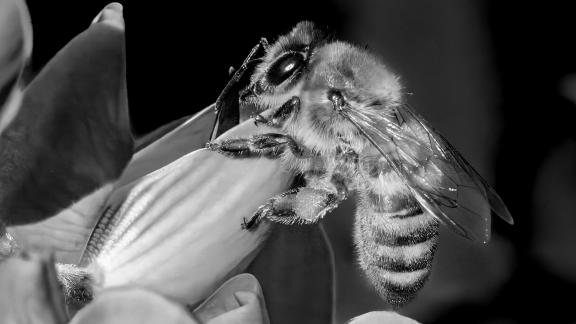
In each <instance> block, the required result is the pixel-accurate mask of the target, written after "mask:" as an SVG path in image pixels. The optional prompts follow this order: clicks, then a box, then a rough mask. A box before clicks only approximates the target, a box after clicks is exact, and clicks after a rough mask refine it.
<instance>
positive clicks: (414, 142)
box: [207, 22, 512, 307]
mask: <svg viewBox="0 0 576 324" xmlns="http://www.w3.org/2000/svg"><path fill="white" fill-rule="evenodd" d="M265 49H266V51H265V52H266V53H265V55H264V57H263V58H261V59H260V60H259V62H260V63H259V65H258V66H257V67H256V70H255V73H254V74H253V75H252V77H251V83H250V85H249V86H248V87H247V88H246V89H244V90H243V92H242V94H241V95H240V101H241V104H242V103H248V104H251V105H254V106H256V107H258V108H259V109H261V110H267V109H269V110H268V111H272V112H271V113H270V115H267V116H266V117H264V116H262V115H257V116H256V117H255V122H256V123H265V124H266V125H268V126H270V127H273V128H277V129H278V131H277V132H274V133H269V134H259V135H255V136H253V137H251V138H240V139H232V140H226V141H223V142H219V143H215V142H213V143H208V146H207V147H208V148H209V149H212V150H215V151H218V152H220V153H222V154H226V155H229V156H232V157H235V158H260V157H266V158H280V159H282V160H283V161H284V163H285V166H286V168H287V169H290V170H293V171H295V172H297V173H299V174H302V175H303V176H304V178H305V180H306V184H305V185H304V186H302V187H299V188H294V189H292V190H290V191H288V192H285V193H282V194H280V195H277V196H274V197H272V198H271V199H270V200H269V201H268V202H267V203H266V204H265V205H263V206H261V207H260V208H259V209H258V210H257V211H256V213H255V214H254V216H253V217H252V218H250V219H249V220H245V222H244V224H242V226H243V227H244V228H246V229H250V228H252V227H254V226H256V225H257V224H258V223H259V222H260V221H261V220H264V219H267V220H272V221H275V222H280V223H283V224H289V225H292V224H307V223H313V222H316V221H318V220H319V219H321V218H322V217H324V215H325V214H326V213H328V212H329V211H331V210H333V209H334V208H336V207H337V206H338V204H339V203H340V202H341V201H343V200H344V199H346V198H347V196H348V194H349V193H350V192H355V194H356V200H357V210H356V215H355V230H354V241H355V244H356V248H357V252H358V259H359V263H360V267H361V268H362V269H363V270H364V272H365V274H366V275H367V277H368V278H369V279H370V281H371V282H372V284H373V286H374V287H375V288H376V289H377V290H378V292H379V293H380V295H381V296H382V297H383V298H384V299H385V300H386V301H387V302H388V303H389V304H391V305H392V306H394V307H399V306H402V305H403V304H405V303H407V302H408V301H410V300H411V299H412V298H414V296H415V294H416V292H417V291H418V290H419V289H420V288H421V287H422V286H423V284H424V282H425V281H426V279H427V278H428V276H429V274H430V269H431V265H432V260H433V257H434V252H435V250H436V245H437V241H438V228H439V224H440V221H441V222H442V223H444V224H446V225H447V226H449V227H450V228H451V229H452V230H454V231H455V232H456V233H458V234H460V235H462V236H464V237H467V238H470V239H477V240H481V241H484V242H486V241H487V240H488V239H489V237H490V209H491V208H492V209H493V210H494V211H495V212H496V213H497V214H498V215H499V216H501V217H502V218H503V219H504V220H506V221H508V222H509V223H512V218H511V216H510V214H509V212H508V210H507V208H506V206H505V205H504V203H503V202H502V201H501V199H500V198H499V197H498V195H497V194H496V193H495V192H494V190H493V189H492V188H490V186H489V185H488V184H487V183H486V181H485V180H484V179H482V178H481V176H480V175H479V174H478V173H477V172H476V171H475V170H474V169H473V168H472V167H471V166H470V165H469V164H468V163H467V162H466V160H465V159H464V158H463V157H462V156H461V155H460V154H459V153H458V152H457V151H456V150H455V149H454V147H452V145H450V143H448V142H447V141H446V139H445V138H444V137H443V136H442V135H440V134H439V133H437V132H436V131H435V130H434V129H433V128H432V127H431V126H430V125H429V124H428V123H427V122H426V121H425V120H424V119H423V118H422V117H421V116H419V115H418V114H417V113H415V112H414V111H412V110H411V109H410V108H409V107H408V106H407V105H406V104H405V103H404V101H403V98H402V86H401V85H400V82H399V78H398V77H397V76H396V75H395V74H394V73H392V72H391V71H390V70H389V69H388V68H387V67H386V66H385V65H384V64H382V63H381V62H380V61H379V60H378V59H376V58H375V57H374V56H373V55H371V54H370V53H368V52H367V51H365V50H363V49H360V48H358V47H355V46H353V45H351V44H348V43H345V42H340V41H328V40H326V39H324V38H323V37H322V36H321V34H320V33H319V32H318V31H317V30H316V29H315V28H314V26H313V25H312V24H311V23H309V22H303V23H300V24H298V25H296V27H295V28H294V29H293V30H292V31H291V32H290V33H288V34H287V35H284V36H281V37H280V38H279V39H278V40H277V41H276V42H275V43H274V44H273V45H271V46H268V45H267V43H266V45H265Z"/></svg>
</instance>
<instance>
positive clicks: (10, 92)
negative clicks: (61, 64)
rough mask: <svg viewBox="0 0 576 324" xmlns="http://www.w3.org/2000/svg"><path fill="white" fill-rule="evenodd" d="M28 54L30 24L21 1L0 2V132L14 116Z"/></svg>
mask: <svg viewBox="0 0 576 324" xmlns="http://www.w3.org/2000/svg"><path fill="white" fill-rule="evenodd" d="M31 54H32V25H31V24H30V15H29V14H28V9H27V8H26V3H25V2H24V1H23V0H2V1H0V134H1V133H2V131H3V130H4V129H5V128H6V126H7V125H8V124H9V123H10V121H11V120H12V119H13V118H14V116H16V113H17V111H18V108H19V107H20V101H21V99H22V84H21V83H20V82H19V79H20V76H21V75H22V72H23V70H24V67H25V66H26V64H27V63H28V60H29V59H30V55H31Z"/></svg>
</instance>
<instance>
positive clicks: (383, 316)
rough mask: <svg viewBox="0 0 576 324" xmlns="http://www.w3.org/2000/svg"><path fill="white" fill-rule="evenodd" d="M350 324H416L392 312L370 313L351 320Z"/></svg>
mask: <svg viewBox="0 0 576 324" xmlns="http://www.w3.org/2000/svg"><path fill="white" fill-rule="evenodd" d="M349 323H350V324H418V322H416V321H415V320H413V319H411V318H408V317H406V316H402V315H400V314H398V313H394V312H386V311H381V312H370V313H366V314H363V315H360V316H358V317H355V318H353V319H352V320H350V322H349Z"/></svg>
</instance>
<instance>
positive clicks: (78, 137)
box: [0, 23, 133, 225]
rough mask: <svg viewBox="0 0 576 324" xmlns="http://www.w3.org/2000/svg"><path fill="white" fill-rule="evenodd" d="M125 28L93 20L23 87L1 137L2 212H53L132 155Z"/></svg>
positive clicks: (16, 220) (25, 219)
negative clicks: (17, 110) (14, 113)
mask: <svg viewBox="0 0 576 324" xmlns="http://www.w3.org/2000/svg"><path fill="white" fill-rule="evenodd" d="M132 142H133V140H132V135H131V131H130V125H129V119H128V107H127V100H126V84H125V57H124V31H123V30H122V29H119V28H117V27H115V26H110V25H108V24H103V23H97V24H93V25H92V26H91V27H90V28H89V29H88V30H86V31H85V32H83V33H82V34H80V35H79V36H77V37H76V38H75V39H74V40H72V41H71V42H70V43H69V44H68V45H67V46H66V47H64V48H63V49H62V50H61V51H60V52H59V53H58V54H57V55H56V56H55V57H54V58H53V59H52V60H51V61H50V62H49V63H48V65H47V66H46V67H45V68H44V69H43V70H42V72H41V73H40V74H39V75H38V76H37V77H36V78H35V79H34V80H33V81H32V83H31V84H30V85H29V86H28V87H27V88H26V90H25V92H24V98H23V100H22V105H21V108H20V111H19V113H18V115H17V116H16V117H15V119H14V121H12V123H11V124H10V125H9V126H8V127H7V128H6V129H5V130H4V133H3V134H2V137H0V161H2V162H1V164H0V187H1V188H2V190H1V191H0V215H1V217H3V218H4V221H5V222H6V223H8V225H20V224H27V223H30V222H35V221H40V220H43V219H45V218H47V217H50V216H53V215H54V214H55V213H57V212H58V211H60V210H62V209H63V208H65V207H67V206H69V205H70V204H71V203H72V202H74V201H77V200H78V199H80V198H81V197H83V196H84V195H86V194H88V193H90V192H92V191H94V190H96V189H97V188H99V187H100V186H102V185H104V184H105V183H108V182H111V181H113V180H115V179H116V178H117V177H118V176H119V175H120V173H121V172H122V170H123V169H124V167H125V165H126V164H127V163H128V161H129V159H130V158H131V156H132V146H133V143H132Z"/></svg>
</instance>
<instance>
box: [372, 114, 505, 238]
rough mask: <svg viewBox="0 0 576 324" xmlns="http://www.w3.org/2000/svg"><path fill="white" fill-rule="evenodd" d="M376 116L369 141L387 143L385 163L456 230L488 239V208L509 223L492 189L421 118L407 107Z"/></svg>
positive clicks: (379, 143) (420, 201)
mask: <svg viewBox="0 0 576 324" xmlns="http://www.w3.org/2000/svg"><path fill="white" fill-rule="evenodd" d="M379 116H380V117H376V118H372V120H375V124H372V125H371V127H369V128H370V130H371V132H370V133H372V134H375V136H374V139H373V141H374V142H375V144H376V145H377V146H378V145H386V147H389V148H391V149H390V150H389V151H390V153H389V154H384V155H385V158H386V160H387V162H388V163H389V164H390V165H391V167H392V168H393V169H394V170H395V171H396V172H397V173H398V174H399V176H400V177H401V178H402V179H403V180H404V181H405V184H406V185H407V186H408V187H409V188H410V190H411V191H412V193H413V194H414V197H415V198H416V199H417V200H418V202H419V203H420V205H421V206H422V208H424V209H425V210H426V211H428V212H430V213H431V214H433V215H434V216H436V217H437V218H438V219H440V220H441V221H442V222H443V223H445V224H446V225H448V226H449V227H450V228H451V229H452V230H454V231H455V232H456V233H458V234H460V235H462V236H464V237H467V238H469V239H472V240H479V241H482V242H487V241H488V240H489V239H490V210H493V211H494V212H495V213H496V214H497V215H499V216H500V217H501V218H502V219H504V220H505V221H507V222H508V223H510V224H512V223H513V220H512V217H511V216H510V213H509V211H508V209H507V208H506V205H505V204H504V203H503V202H502V200H501V199H500V197H499V196H498V195H497V194H496V192H495V191H494V189H492V188H491V187H490V186H489V185H488V183H487V182H486V181H485V180H484V179H483V178H482V177H481V176H480V174H479V173H478V172H477V171H476V170H475V169H474V168H473V167H472V166H471V165H470V164H469V163H468V162H467V161H466V160H465V159H464V158H463V157H462V155H461V154H460V153H459V152H458V151H457V150H456V149H455V148H454V147H453V146H452V145H451V144H450V143H449V142H448V141H447V140H446V139H445V138H444V137H443V136H442V135H441V134H439V133H438V132H437V131H435V130H434V129H433V128H432V127H431V126H430V125H429V124H428V123H427V122H426V120H424V118H423V117H421V116H420V115H418V114H417V113H416V112H414V111H412V110H411V109H410V108H409V107H407V106H401V107H397V108H395V109H394V110H393V111H392V112H390V114H387V115H384V117H382V114H380V115H379ZM373 117H375V116H373ZM363 124H364V125H366V124H365V123H363ZM380 150H381V149H380ZM381 151H382V150H381ZM382 152H383V151H382Z"/></svg>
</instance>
